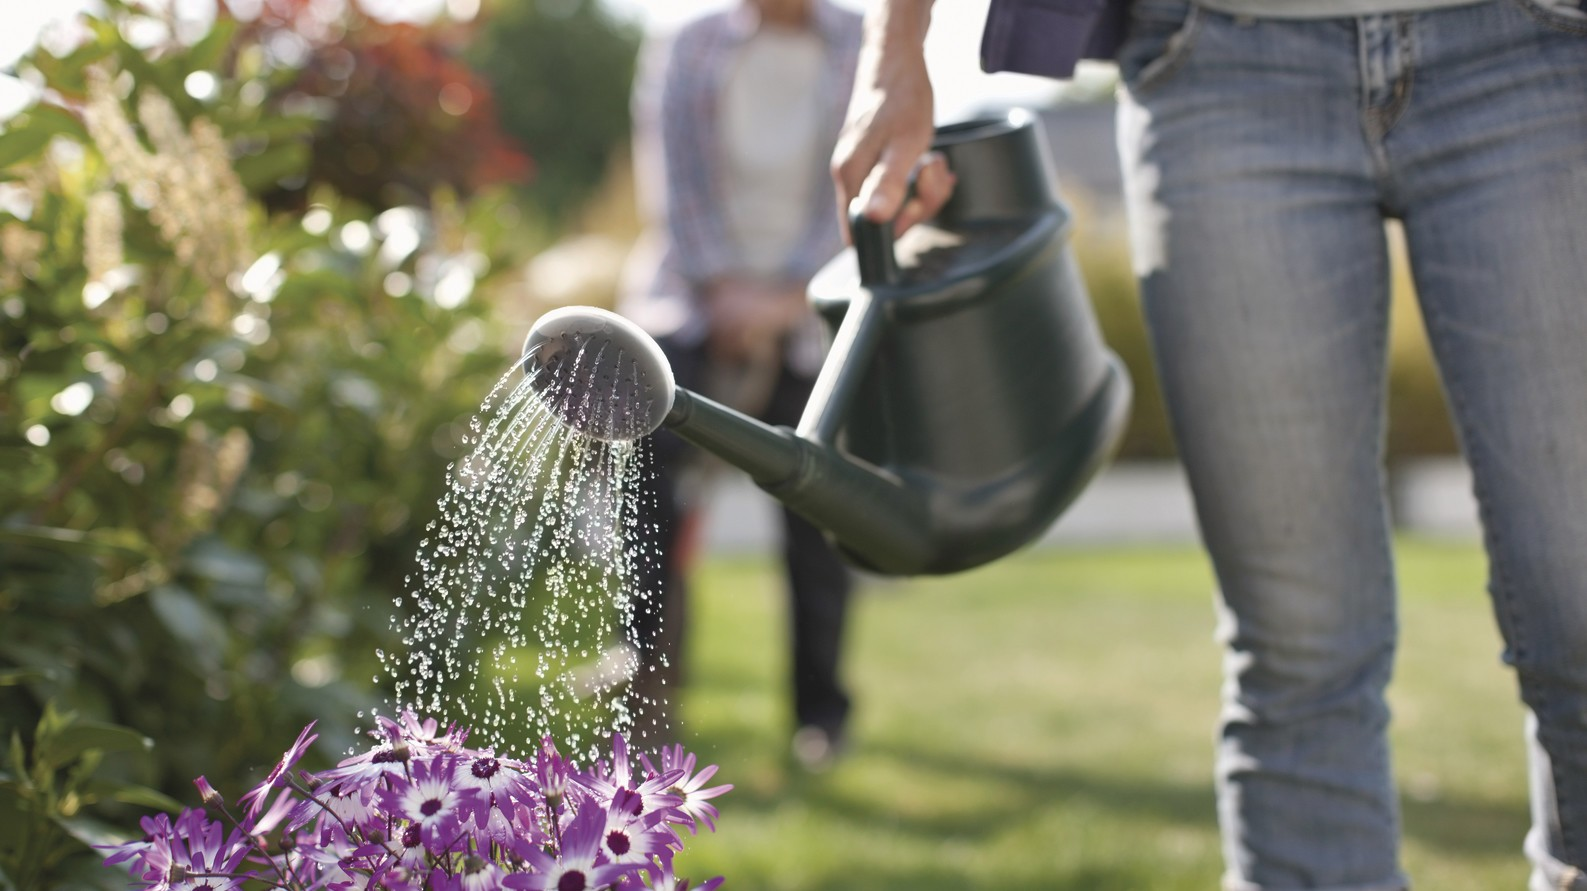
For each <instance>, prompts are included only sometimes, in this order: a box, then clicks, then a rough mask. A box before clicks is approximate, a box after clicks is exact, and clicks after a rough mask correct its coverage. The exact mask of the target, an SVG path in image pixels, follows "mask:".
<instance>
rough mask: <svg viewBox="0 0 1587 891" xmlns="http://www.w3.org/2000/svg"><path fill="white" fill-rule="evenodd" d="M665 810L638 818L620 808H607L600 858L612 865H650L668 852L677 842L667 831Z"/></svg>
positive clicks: (602, 830) (602, 831)
mask: <svg viewBox="0 0 1587 891" xmlns="http://www.w3.org/2000/svg"><path fill="white" fill-rule="evenodd" d="M666 816H667V815H666V813H665V812H663V811H656V812H654V813H651V814H649V815H647V816H644V817H635V816H634V815H632V814H630V813H628V812H627V811H626V810H624V809H622V808H618V807H608V808H607V809H606V825H605V826H604V827H602V829H601V855H602V856H603V857H605V858H606V859H607V860H610V861H611V862H613V863H622V864H630V865H633V866H649V865H650V861H651V857H653V856H655V855H658V854H660V853H661V852H662V851H665V850H666V849H667V847H668V846H669V845H670V844H671V843H672V842H673V841H674V840H675V839H676V836H674V835H673V834H672V833H671V832H670V831H668V830H667V828H666V826H665V825H664V823H663V821H664V819H665V817H666Z"/></svg>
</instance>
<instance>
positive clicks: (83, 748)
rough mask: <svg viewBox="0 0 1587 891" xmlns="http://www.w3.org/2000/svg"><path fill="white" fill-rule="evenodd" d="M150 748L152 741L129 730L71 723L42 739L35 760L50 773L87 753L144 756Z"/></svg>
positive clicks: (94, 724)
mask: <svg viewBox="0 0 1587 891" xmlns="http://www.w3.org/2000/svg"><path fill="white" fill-rule="evenodd" d="M153 748H154V740H152V739H149V738H148V737H147V736H144V735H143V734H141V733H139V732H138V731H136V730H133V729H132V728H130V727H122V726H120V725H119V724H107V723H104V722H102V721H73V722H72V723H71V724H69V725H67V726H66V727H63V728H61V729H60V730H58V731H56V732H54V733H53V734H51V735H50V736H49V738H48V740H46V739H45V738H44V737H43V735H41V736H40V738H39V742H38V751H37V752H36V753H35V755H34V757H35V759H36V760H38V761H40V762H43V763H45V764H47V765H49V766H50V767H51V768H52V769H53V768H57V767H64V766H66V765H68V764H70V763H72V762H73V761H76V760H77V759H78V758H79V757H81V756H82V755H83V753H84V752H88V751H100V752H138V753H143V752H148V751H151V750H152V749H153Z"/></svg>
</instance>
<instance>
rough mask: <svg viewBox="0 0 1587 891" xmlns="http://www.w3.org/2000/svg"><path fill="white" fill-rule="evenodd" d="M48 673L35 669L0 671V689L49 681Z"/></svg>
mask: <svg viewBox="0 0 1587 891" xmlns="http://www.w3.org/2000/svg"><path fill="white" fill-rule="evenodd" d="M51 679H52V678H51V677H50V673H49V672H47V671H41V670H39V669H37V668H18V669H13V670H11V671H0V687H19V686H21V685H22V684H25V683H27V682H28V681H48V680H51Z"/></svg>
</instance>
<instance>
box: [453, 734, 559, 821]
mask: <svg viewBox="0 0 1587 891" xmlns="http://www.w3.org/2000/svg"><path fill="white" fill-rule="evenodd" d="M470 755H472V756H473V757H469V756H470ZM456 771H457V772H456V775H455V776H453V778H452V784H453V785H454V786H456V787H457V788H458V789H465V790H471V791H472V792H473V793H474V797H473V798H472V800H471V804H470V806H469V808H468V817H469V819H471V820H472V821H473V823H474V825H475V826H476V827H478V828H480V829H485V828H487V824H489V823H490V822H491V815H492V811H493V810H494V811H497V812H502V813H505V812H508V811H509V810H510V809H511V807H512V804H513V802H537V801H538V800H539V798H538V796H537V795H536V787H535V783H534V780H533V779H531V778H530V777H528V776H526V775H525V768H524V765H523V764H521V763H519V762H517V761H513V760H511V759H507V758H497V757H496V756H495V755H494V753H492V751H491V750H490V749H485V750H484V751H480V752H469V751H468V750H464V757H462V758H460V759H458V762H457V768H456Z"/></svg>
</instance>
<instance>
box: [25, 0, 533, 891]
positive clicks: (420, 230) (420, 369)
mask: <svg viewBox="0 0 1587 891" xmlns="http://www.w3.org/2000/svg"><path fill="white" fill-rule="evenodd" d="M141 18H142V15H141V14H140V13H138V12H136V11H135V10H132V9H129V8H126V7H122V6H119V5H112V6H111V7H110V11H109V12H108V13H106V15H105V17H104V18H96V19H89V20H88V24H89V26H90V35H91V36H90V37H89V39H88V40H87V41H86V42H85V43H84V44H83V45H82V46H80V47H79V48H77V49H75V50H73V51H72V52H71V53H69V54H68V55H66V56H64V57H62V58H57V57H54V56H52V55H50V54H49V53H47V52H44V51H37V52H36V53H35V54H34V55H32V56H31V57H29V58H28V59H25V60H24V61H23V63H22V69H23V70H24V72H25V73H27V74H28V76H30V77H33V76H35V75H34V74H32V73H31V72H36V73H37V74H36V77H37V78H38V79H39V80H41V81H42V83H43V85H44V86H45V87H47V88H48V90H49V91H50V92H49V93H47V94H46V95H47V96H49V98H48V99H47V100H44V101H42V102H41V103H40V104H37V105H35V106H34V107H33V108H31V109H29V110H27V111H25V112H24V113H23V114H22V115H20V116H19V117H17V118H14V119H13V120H11V121H8V122H7V124H6V127H5V129H4V131H3V134H0V180H4V183H3V184H0V416H3V417H4V418H5V422H4V423H3V424H0V736H3V738H4V741H5V742H6V743H7V744H8V745H9V746H10V755H9V757H8V758H7V759H6V766H4V767H3V768H0V888H7V887H19V888H28V887H43V886H50V885H56V884H63V883H64V884H72V883H78V882H87V883H89V884H95V883H103V881H105V879H104V878H103V876H104V875H108V872H107V871H103V870H97V871H96V870H93V869H87V868H86V867H85V866H84V864H90V865H91V864H93V863H95V862H96V861H97V857H96V856H95V855H94V854H93V852H91V851H90V850H88V849H87V848H86V847H85V842H86V841H89V840H92V839H95V838H102V837H105V836H106V835H111V834H115V833H117V832H120V833H123V834H127V833H128V830H129V829H130V828H131V827H133V826H134V825H135V819H136V817H137V816H139V815H141V814H143V813H146V812H147V811H146V809H145V808H146V807H147V806H150V805H154V806H161V805H167V806H168V805H169V802H170V798H172V797H174V798H178V799H182V800H185V801H191V800H192V798H193V795H192V790H191V787H190V786H189V782H190V781H191V779H192V778H193V777H194V776H195V775H196V774H198V773H200V772H202V773H204V774H206V775H208V776H209V777H210V779H211V780H213V781H214V784H215V785H216V786H217V787H219V788H223V789H241V788H246V786H247V785H250V781H251V780H254V779H257V777H258V776H259V775H260V774H262V773H263V772H264V771H265V770H268V768H269V766H270V765H271V764H272V763H273V762H274V761H275V759H276V758H277V757H279V754H280V752H281V749H282V747H283V746H284V745H285V743H286V742H287V741H289V740H290V739H291V738H292V737H293V735H295V734H296V732H297V730H298V729H300V728H301V727H302V726H303V725H304V724H305V723H307V722H308V721H309V720H311V719H318V720H319V721H320V727H319V729H320V732H321V733H322V738H321V742H320V746H319V748H318V754H317V755H313V756H311V758H310V761H313V760H314V759H315V758H318V759H320V760H322V761H323V760H324V759H326V758H330V757H334V756H335V755H336V754H337V753H338V752H340V751H342V750H344V749H345V748H346V747H348V746H350V745H351V744H352V743H353V741H354V739H355V733H354V731H355V725H356V724H357V723H358V722H359V715H360V712H359V710H360V709H363V708H367V707H368V706H369V705H370V704H371V703H374V702H378V701H379V698H380V697H379V694H378V693H377V692H376V690H375V684H376V681H375V675H376V672H377V670H378V669H377V665H378V661H377V655H376V650H377V648H379V647H381V646H390V644H391V640H390V638H391V636H392V632H391V631H390V625H389V622H390V616H391V612H392V602H393V598H394V597H395V596H396V595H398V594H400V593H401V591H402V589H403V578H404V575H405V574H407V573H408V572H409V571H410V568H411V565H412V563H413V560H414V554H415V553H416V551H417V547H418V541H419V539H420V538H421V537H422V535H423V529H424V527H425V525H426V523H427V522H428V521H429V520H430V519H431V518H432V516H433V514H434V512H435V511H434V508H433V507H432V506H433V505H435V503H436V499H437V498H438V496H439V495H440V492H441V488H442V486H443V484H444V477H445V468H446V465H447V462H448V461H450V460H451V459H453V458H454V457H456V456H457V455H458V454H459V453H460V437H461V436H462V434H463V433H464V432H466V425H467V420H468V417H469V416H470V414H471V413H472V411H473V409H474V408H475V407H476V406H477V404H478V402H479V400H480V398H481V397H482V396H483V395H484V394H485V393H486V392H487V391H488V390H489V388H490V386H491V384H492V383H493V382H494V380H495V379H496V378H497V376H498V375H500V374H501V373H503V372H504V371H505V370H506V369H507V368H508V367H509V365H510V362H509V359H508V356H507V355H506V354H505V352H504V351H503V349H502V348H501V347H500V345H499V344H500V343H501V342H502V341H503V340H504V339H503V338H501V337H498V336H496V332H495V331H494V330H493V322H492V314H491V312H490V311H489V304H490V301H489V300H488V299H486V298H487V296H488V294H487V292H488V291H489V290H490V289H491V288H492V287H493V286H494V283H495V281H496V279H497V277H498V275H499V270H501V269H504V268H506V266H507V262H506V257H505V256H504V255H503V254H502V251H503V250H504V248H503V244H505V233H504V232H503V231H502V228H503V224H502V223H501V222H499V220H502V219H507V218H508V217H507V215H506V214H505V213H504V212H503V211H504V206H503V204H502V201H501V200H500V199H494V198H489V197H482V198H480V199H478V200H476V201H473V202H472V203H470V204H468V205H462V204H460V203H459V202H458V201H456V200H455V199H452V198H450V197H449V196H448V194H447V193H445V192H442V193H439V194H437V195H436V196H434V198H435V200H434V201H433V202H432V207H431V208H430V209H429V210H428V211H425V212H421V211H419V210H417V209H414V208H396V209H393V210H389V211H386V212H384V213H381V214H379V215H377V216H373V217H371V215H370V214H369V213H368V212H366V211H364V210H362V209H360V208H359V207H358V206H356V205H353V204H351V203H349V202H346V201H344V200H343V199H341V198H339V197H338V196H336V195H334V194H331V193H328V192H324V191H322V192H320V193H317V194H315V195H314V196H313V197H312V198H311V201H312V202H313V205H312V207H311V208H310V209H309V211H308V212H307V213H306V214H304V215H302V216H301V217H299V216H297V215H291V216H284V217H275V218H272V217H270V216H269V215H268V214H267V212H266V211H265V209H264V206H263V205H262V204H261V202H260V201H259V198H258V196H259V195H261V194H263V193H264V192H266V191H268V190H269V189H271V188H273V186H274V184H275V183H276V182H277V181H279V180H281V179H282V178H284V177H286V178H290V177H294V176H300V175H301V174H302V173H303V171H304V169H305V168H306V165H307V163H308V160H309V159H308V157H307V155H306V152H305V149H304V139H303V136H304V134H305V133H307V132H309V131H310V130H311V129H312V127H313V124H314V122H313V120H310V119H308V118H304V117H293V116H289V115H285V114H283V113H281V112H279V111H270V110H268V109H270V108H271V104H270V103H266V102H261V101H259V98H258V97H260V96H262V95H268V94H269V93H270V91H271V90H273V89H274V88H276V87H277V86H279V85H280V84H281V83H284V82H286V81H288V80H290V78H291V77H293V72H291V71H286V70H281V69H278V68H274V67H272V65H271V64H270V63H269V62H268V59H267V56H266V55H265V54H263V53H261V52H260V51H259V47H258V46H257V45H254V44H251V43H249V41H248V38H246V37H245V36H241V35H240V34H239V32H238V30H237V29H236V28H235V26H234V23H230V22H228V21H226V20H224V19H223V20H222V21H221V22H220V23H219V24H218V25H217V26H216V28H215V29H214V31H213V32H212V33H211V34H210V35H209V36H207V37H205V38H204V39H202V40H200V41H199V42H197V43H196V44H192V45H182V44H179V43H177V42H175V41H172V42H170V43H169V44H168V45H162V46H161V47H158V48H156V49H154V50H150V49H147V48H138V47H134V46H132V45H130V44H129V43H128V42H127V40H126V39H125V37H124V36H123V35H125V34H127V33H132V32H134V31H135V30H136V29H135V28H134V27H133V25H134V22H135V21H136V20H138V19H141ZM144 24H147V22H144ZM195 85H196V87H198V88H196V89H194V87H195ZM210 86H213V87H214V88H213V89H208V88H207V87H210ZM190 90H191V92H190ZM195 96H202V97H205V98H202V99H200V98H195ZM145 738H152V739H153V740H154V745H153V747H152V748H148V747H147V746H145V745H144V743H143V740H144V739H145ZM63 740H66V741H65V742H63ZM134 741H135V742H134ZM84 876H87V877H89V878H83V877H84ZM94 876H99V877H100V878H97V879H95V878H92V877H94Z"/></svg>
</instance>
